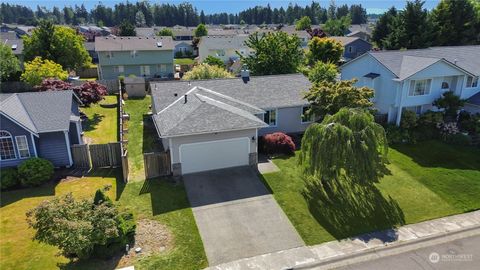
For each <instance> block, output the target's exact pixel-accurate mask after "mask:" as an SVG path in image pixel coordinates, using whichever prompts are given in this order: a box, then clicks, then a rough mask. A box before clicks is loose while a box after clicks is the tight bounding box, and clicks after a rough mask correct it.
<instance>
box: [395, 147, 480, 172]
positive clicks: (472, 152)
mask: <svg viewBox="0 0 480 270" xmlns="http://www.w3.org/2000/svg"><path fill="white" fill-rule="evenodd" d="M390 147H391V148H392V149H395V150H397V151H398V152H400V153H402V154H404V155H406V156H408V157H409V158H411V159H412V160H413V162H415V163H417V164H418V165H420V166H422V167H440V168H446V169H467V170H478V168H479V167H480V149H478V148H475V147H469V146H460V145H449V144H446V143H444V142H441V141H425V142H421V143H418V144H414V145H409V144H397V145H392V146H390Z"/></svg>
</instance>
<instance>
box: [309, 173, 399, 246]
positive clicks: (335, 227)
mask: <svg viewBox="0 0 480 270" xmlns="http://www.w3.org/2000/svg"><path fill="white" fill-rule="evenodd" d="M322 189H323V188H322V187H321V186H320V184H318V183H310V184H306V187H305V190H304V191H303V192H302V193H303V194H302V195H303V196H304V198H305V199H306V201H307V203H308V206H309V210H310V213H311V214H312V215H313V217H314V218H315V219H316V220H317V222H318V223H319V224H320V225H322V227H324V228H325V229H326V230H327V231H328V232H329V233H330V234H331V235H332V236H334V237H335V238H336V239H343V238H351V237H355V238H359V239H361V240H363V241H365V242H368V241H369V240H370V239H373V238H377V239H379V240H381V241H383V242H391V241H395V240H396V239H397V238H398V235H397V233H396V232H395V230H394V229H393V228H394V227H395V226H397V225H404V224H405V216H404V214H403V211H402V209H400V206H399V205H398V203H397V202H396V201H395V200H394V199H392V198H391V197H390V196H389V197H388V198H385V197H383V195H382V194H381V192H380V191H379V190H378V189H377V187H376V186H375V185H373V184H368V185H361V184H354V183H349V182H342V183H341V184H339V186H338V189H337V190H336V191H335V193H334V195H332V196H328V195H326V193H323V192H322ZM386 229H388V230H386ZM379 230H386V231H384V232H382V233H373V234H366V233H370V232H373V231H379ZM361 234H364V235H361ZM359 235H360V236H359Z"/></svg>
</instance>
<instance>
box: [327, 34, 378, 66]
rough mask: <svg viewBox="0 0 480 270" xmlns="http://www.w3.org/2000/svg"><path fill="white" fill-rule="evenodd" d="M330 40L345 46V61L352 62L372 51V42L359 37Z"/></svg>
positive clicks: (336, 37)
mask: <svg viewBox="0 0 480 270" xmlns="http://www.w3.org/2000/svg"><path fill="white" fill-rule="evenodd" d="M330 38H332V39H334V40H336V41H338V42H340V43H341V44H342V45H343V48H344V50H343V60H344V61H350V60H352V59H354V58H357V57H358V56H360V55H362V54H364V53H366V52H368V51H370V50H371V49H372V44H370V42H368V41H366V40H364V39H361V38H359V37H341V36H331V37H330Z"/></svg>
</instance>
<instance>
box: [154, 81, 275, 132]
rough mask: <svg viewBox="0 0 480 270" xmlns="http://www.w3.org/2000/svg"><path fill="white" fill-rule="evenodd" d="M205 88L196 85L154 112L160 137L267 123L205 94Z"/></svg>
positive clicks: (257, 125)
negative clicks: (160, 109)
mask: <svg viewBox="0 0 480 270" xmlns="http://www.w3.org/2000/svg"><path fill="white" fill-rule="evenodd" d="M201 93H208V92H206V91H205V90H204V89H200V88H197V87H194V88H193V89H192V90H190V91H189V92H188V94H187V102H185V97H184V96H181V97H180V98H177V100H176V101H175V102H173V103H172V104H170V105H169V106H168V107H166V108H164V109H163V110H162V111H160V112H158V113H157V114H154V115H153V120H154V122H155V126H156V127H157V131H158V133H159V134H160V136H161V137H168V136H181V135H189V134H198V133H207V132H220V131H229V130H236V129H247V128H261V127H265V126H267V125H266V124H265V123H264V122H263V121H261V120H260V119H258V118H257V117H256V116H254V115H253V114H251V113H250V112H248V111H245V110H242V109H240V108H238V107H234V106H232V105H229V104H227V103H223V102H221V101H218V100H215V99H213V98H210V97H207V96H204V95H202V94H201Z"/></svg>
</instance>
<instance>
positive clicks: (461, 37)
mask: <svg viewBox="0 0 480 270" xmlns="http://www.w3.org/2000/svg"><path fill="white" fill-rule="evenodd" d="M477 20H478V19H477V17H476V14H475V11H474V6H473V5H472V3H471V2H470V1H469V0H442V1H441V2H440V3H439V4H438V6H437V7H436V8H435V9H433V11H432V13H431V21H432V26H433V35H434V43H435V45H436V46H447V45H466V44H475V43H476V42H477V36H476V35H477V34H478V32H477V31H478V29H477V24H478V21H477Z"/></svg>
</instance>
